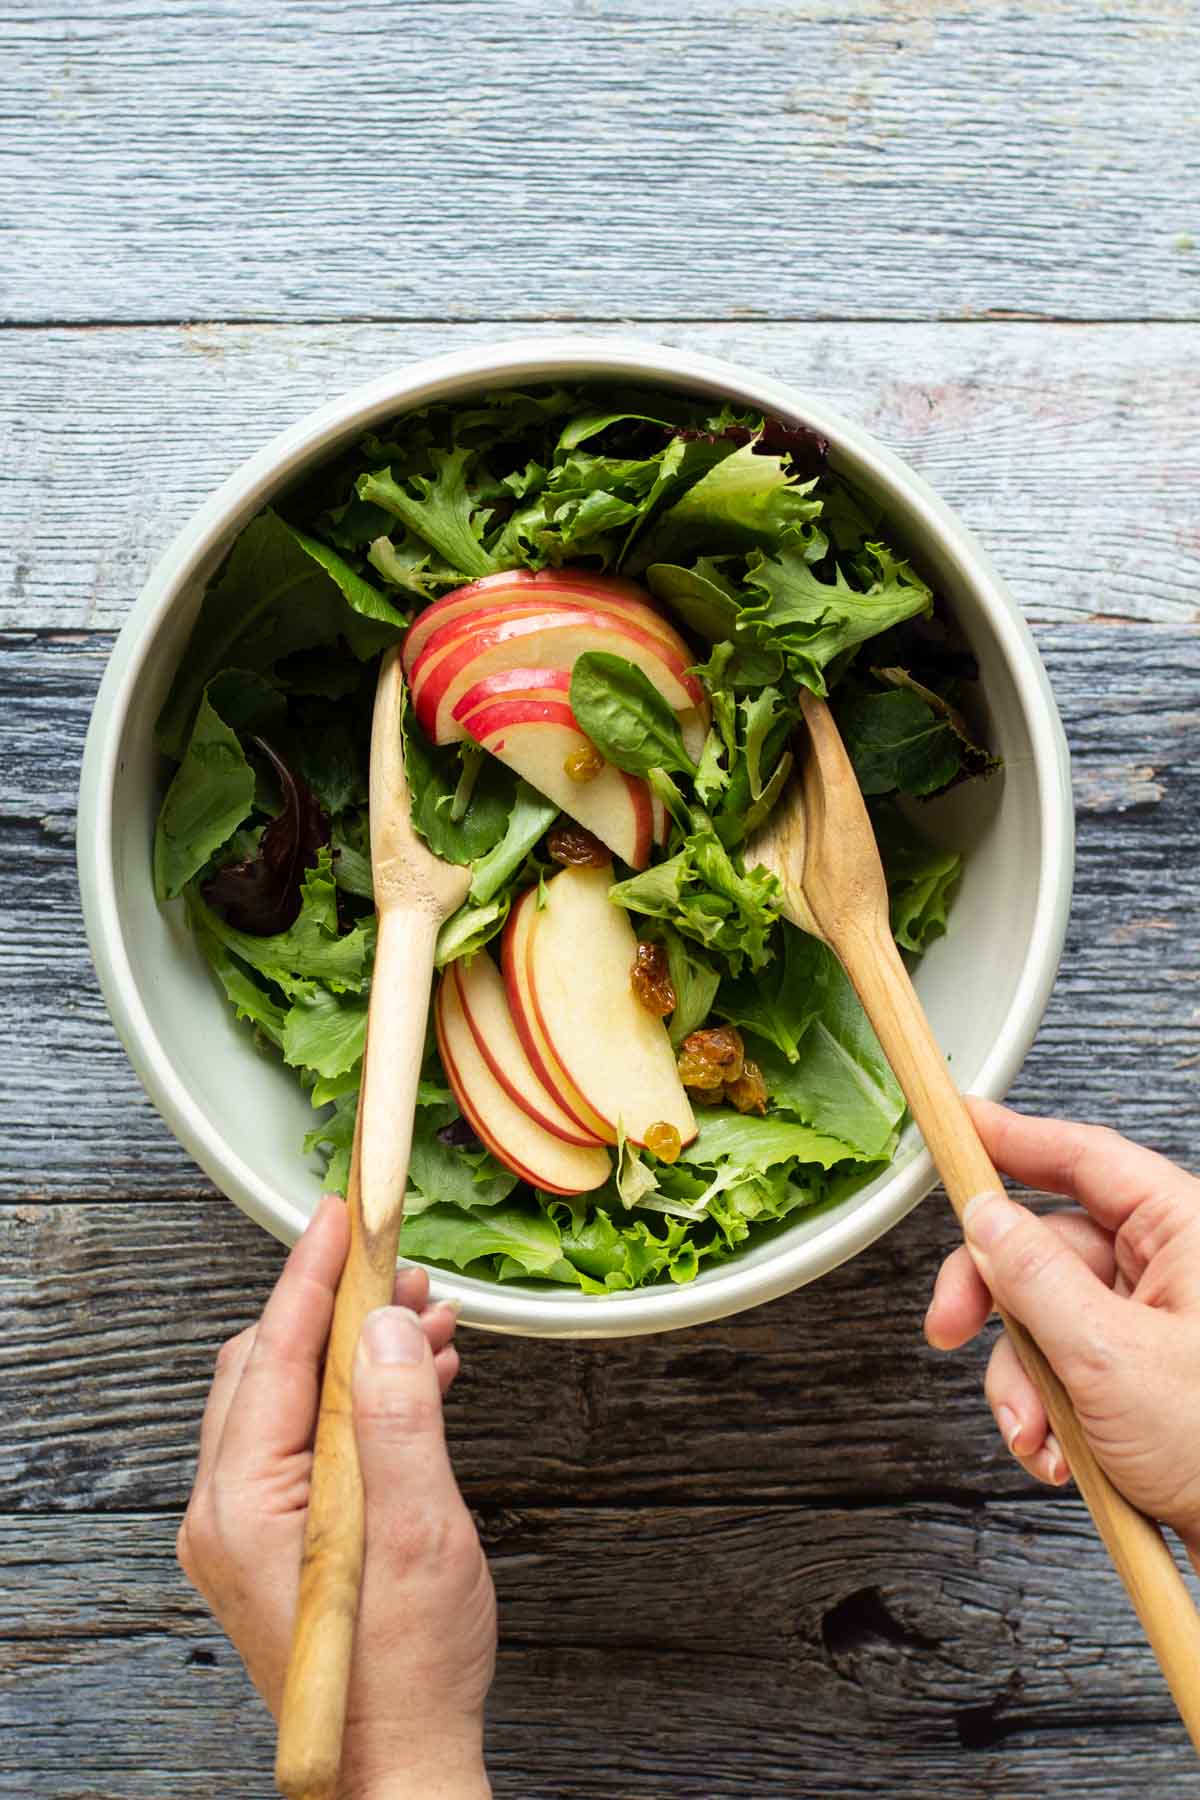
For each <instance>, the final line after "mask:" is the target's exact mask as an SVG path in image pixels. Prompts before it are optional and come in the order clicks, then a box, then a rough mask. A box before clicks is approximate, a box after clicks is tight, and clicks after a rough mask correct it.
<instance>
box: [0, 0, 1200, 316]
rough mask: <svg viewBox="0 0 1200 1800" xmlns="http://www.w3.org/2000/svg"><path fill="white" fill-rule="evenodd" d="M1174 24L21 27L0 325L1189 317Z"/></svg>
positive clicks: (548, 18) (425, 18)
mask: <svg viewBox="0 0 1200 1800" xmlns="http://www.w3.org/2000/svg"><path fill="white" fill-rule="evenodd" d="M1198 45H1200V19H1198V18H1197V14H1196V11H1195V8H1194V7H1192V6H1190V5H1189V4H1188V3H1187V0H1138V3H1137V4H1136V5H1132V6H1127V7H1125V6H1106V5H1099V4H1083V3H1081V0H1027V3H1026V4H1016V5H997V4H992V3H988V4H983V5H979V4H972V3H971V0H950V3H945V0H939V3H937V4H928V3H926V0H900V3H899V4H897V3H895V0H859V3H858V4H856V5H853V6H844V7H843V6H837V5H833V4H831V3H830V0H790V3H789V4H784V5H774V4H770V3H769V0H750V3H749V4H743V5H735V6H731V5H729V4H728V0H688V3H687V4H684V3H683V0H575V3H574V4H569V5H568V4H561V3H559V0H524V3H523V4H520V5H515V4H511V3H509V0H403V4H402V5H399V6H372V5H365V4H363V3H362V0H359V3H358V4H351V5H343V4H341V3H340V0H318V3H314V0H305V3H304V4H300V5H291V6H288V7H285V8H282V9H281V8H279V7H278V6H273V5H271V4H269V0H238V3H237V4H236V5H235V6H233V7H232V8H231V7H228V6H225V5H219V4H214V0H168V4H166V5H164V6H160V7H149V6H147V5H146V4H145V0H114V3H113V4H112V5H106V6H104V7H103V8H101V7H99V6H97V5H95V4H94V3H87V4H84V5H83V6H81V7H68V6H65V5H63V4H61V0H60V3H58V4H48V3H47V0H18V3H17V5H16V6H15V8H14V7H13V6H10V7H9V8H7V9H6V13H5V19H4V23H3V25H0V71H2V74H0V79H2V80H3V83H4V89H5V95H6V98H5V103H4V106H3V108H2V110H0V175H2V178H3V186H2V187H0V217H3V218H7V219H9V220H11V222H12V223H11V230H10V234H9V237H8V249H7V254H6V256H5V259H4V264H5V272H4V277H3V286H2V288H0V316H2V317H4V318H8V319H13V320H19V321H22V322H41V321H47V320H56V319H57V320H77V321H81V322H90V321H93V320H96V319H119V320H125V321H133V320H163V319H167V320H173V319H213V318H217V319H221V318H226V319H255V318H259V319H261V318H271V319H278V318H284V319H295V320H309V319H331V320H336V319H345V318H367V319H377V318H404V319H472V318H484V319H530V318H534V319H539V318H548V317H549V318H600V319H610V320H611V319H629V318H641V319H663V318H666V319H677V318H689V319H751V318H768V319H770V318H803V319H813V318H818V319H819V318H890V319H895V318H900V319H929V318H945V319H969V318H977V317H980V316H983V315H993V316H994V315H997V314H1010V315H1020V316H1036V317H1060V318H1070V319H1106V318H1124V319H1129V318H1171V319H1181V318H1195V317H1196V309H1197V297H1198V296H1197V266H1198V262H1200V251H1198V250H1197V249H1196V248H1195V247H1194V242H1195V240H1196V239H1197V238H1200V222H1198V220H1197V214H1196V207H1197V194H1198V190H1200V140H1198V138H1197V134H1196V130H1195V119H1194V114H1193V112H1192V110H1191V92H1192V84H1193V83H1194V79H1195V75H1196V69H1197V49H1198Z"/></svg>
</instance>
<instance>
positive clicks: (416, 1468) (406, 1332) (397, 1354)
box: [353, 1306, 457, 1543]
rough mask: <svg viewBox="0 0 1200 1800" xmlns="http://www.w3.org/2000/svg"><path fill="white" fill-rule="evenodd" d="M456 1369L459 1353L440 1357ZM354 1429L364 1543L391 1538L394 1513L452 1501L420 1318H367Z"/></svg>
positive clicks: (383, 1314)
mask: <svg viewBox="0 0 1200 1800" xmlns="http://www.w3.org/2000/svg"><path fill="white" fill-rule="evenodd" d="M441 1354H442V1355H443V1356H444V1357H446V1358H447V1362H446V1363H445V1365H444V1366H445V1367H446V1368H447V1369H448V1370H449V1369H451V1368H452V1362H453V1356H456V1355H457V1352H453V1353H451V1352H449V1351H446V1350H443V1351H442V1352H441ZM353 1394H354V1428H355V1434H356V1437H357V1440H358V1458H359V1464H360V1467H361V1469H362V1477H363V1490H364V1499H365V1504H366V1521H367V1541H368V1543H369V1542H370V1539H371V1530H372V1519H373V1518H374V1521H375V1529H376V1533H377V1537H378V1541H379V1542H381V1543H385V1542H386V1541H387V1540H388V1538H389V1536H390V1531H389V1516H390V1515H391V1514H394V1513H395V1511H396V1509H397V1506H398V1505H399V1504H400V1503H401V1501H402V1503H403V1505H404V1507H406V1508H408V1507H411V1508H413V1509H415V1510H416V1511H418V1512H420V1511H422V1510H424V1509H425V1508H426V1507H434V1508H436V1505H437V1504H438V1502H439V1501H440V1500H442V1499H444V1500H445V1501H446V1502H447V1503H449V1501H450V1500H451V1499H452V1498H453V1497H454V1495H455V1493H456V1491H457V1490H456V1487H455V1482H454V1475H453V1472H452V1470H451V1467H450V1458H449V1456H448V1454H447V1451H446V1436H445V1431H444V1429H443V1424H442V1403H441V1390H440V1371H439V1370H438V1368H437V1367H436V1366H435V1362H434V1354H433V1351H432V1350H431V1348H430V1345H429V1341H428V1339H427V1337H426V1335H425V1332H424V1330H423V1329H422V1325H421V1321H420V1320H419V1319H418V1318H417V1316H416V1314H415V1313H413V1312H409V1311H407V1310H406V1309H405V1308H404V1307H399V1306H383V1307H380V1308H379V1309H378V1310H377V1311H376V1312H373V1313H371V1314H370V1316H369V1317H368V1319H367V1321H366V1324H365V1325H364V1326H363V1330H362V1336H361V1338H360V1339H359V1343H358V1349H357V1351H356V1353H355V1358H354V1377H353Z"/></svg>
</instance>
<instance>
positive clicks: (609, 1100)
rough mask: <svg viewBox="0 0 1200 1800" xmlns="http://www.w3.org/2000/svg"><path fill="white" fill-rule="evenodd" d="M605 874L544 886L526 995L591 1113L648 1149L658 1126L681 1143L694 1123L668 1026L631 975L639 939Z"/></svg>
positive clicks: (590, 872)
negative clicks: (639, 992)
mask: <svg viewBox="0 0 1200 1800" xmlns="http://www.w3.org/2000/svg"><path fill="white" fill-rule="evenodd" d="M611 886H612V879H611V876H610V874H609V871H608V870H607V869H587V868H568V869H563V870H562V871H561V872H560V873H559V874H558V875H556V876H555V877H554V879H553V880H552V881H550V882H548V883H547V884H546V887H545V896H546V900H545V905H544V906H543V907H542V909H541V911H540V912H535V913H534V914H533V918H532V921H531V923H530V926H529V931H528V937H527V940H526V946H525V958H526V974H527V987H528V994H529V997H530V999H531V1001H532V1005H533V1010H534V1014H535V1016H536V1019H537V1024H538V1028H539V1030H540V1032H541V1034H542V1036H543V1037H544V1039H545V1041H546V1043H547V1045H548V1046H549V1048H550V1051H551V1054H552V1056H553V1058H554V1060H555V1062H556V1064H557V1065H558V1067H559V1068H561V1070H562V1072H563V1074H564V1075H565V1076H566V1079H567V1081H568V1083H569V1084H570V1086H571V1088H572V1089H573V1090H574V1091H575V1092H576V1093H578V1094H579V1095H580V1096H581V1097H582V1098H583V1100H584V1101H585V1103H586V1104H587V1106H588V1107H589V1108H590V1110H591V1111H592V1112H593V1113H594V1114H595V1115H596V1116H597V1117H598V1118H600V1119H603V1120H605V1121H606V1122H607V1123H608V1124H609V1126H610V1127H611V1128H612V1129H613V1130H614V1131H615V1130H616V1127H617V1126H618V1125H622V1126H623V1127H624V1131H625V1135H626V1137H627V1138H629V1139H630V1140H631V1141H632V1142H633V1143H635V1144H639V1145H645V1143H646V1138H647V1133H648V1132H649V1131H650V1129H651V1127H652V1126H656V1125H671V1126H674V1128H675V1130H676V1131H677V1132H678V1133H679V1138H680V1142H681V1143H683V1144H687V1143H690V1142H691V1140H692V1139H693V1138H694V1137H695V1135H696V1120H695V1116H694V1114H693V1112H692V1108H691V1104H690V1102H689V1100H688V1097H687V1095H686V1093H685V1092H684V1089H683V1083H682V1082H681V1081H680V1079H679V1072H678V1070H677V1068H676V1066H675V1052H674V1051H673V1050H672V1048H671V1042H670V1039H669V1038H668V1036H667V1029H666V1026H665V1025H664V1024H663V1022H662V1020H661V1019H660V1018H658V1017H656V1016H655V1015H654V1014H653V1013H650V1012H647V1010H646V1008H645V1007H644V1006H643V1005H642V1004H641V1002H640V1000H639V999H638V997H637V995H636V993H635V992H634V988H633V983H632V981H631V979H630V977H631V974H632V971H633V965H634V960H635V958H636V955H637V937H636V935H635V933H634V930H633V926H632V925H631V924H630V922H629V915H628V914H627V913H626V912H625V910H624V908H623V907H620V906H614V905H613V904H612V902H611V901H610V899H609V897H608V891H609V888H610V887H611Z"/></svg>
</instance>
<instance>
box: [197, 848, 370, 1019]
mask: <svg viewBox="0 0 1200 1800" xmlns="http://www.w3.org/2000/svg"><path fill="white" fill-rule="evenodd" d="M186 892H187V899H188V907H189V911H190V912H191V914H192V918H193V924H195V923H196V922H198V923H199V924H200V925H201V926H202V927H204V928H205V929H206V930H208V931H210V932H211V933H212V935H213V936H214V937H216V938H218V939H219V940H220V942H221V943H222V944H224V945H225V947H226V949H227V950H232V952H233V954H234V955H235V956H238V957H240V958H241V960H242V961H243V962H244V963H248V964H249V965H250V967H251V968H252V969H257V970H258V972H259V974H260V975H265V976H266V977H267V979H268V980H269V981H272V982H274V983H275V985H276V986H277V987H278V988H280V989H281V990H282V992H283V993H284V994H285V995H287V996H288V997H289V999H290V998H293V997H294V996H295V995H296V994H297V993H298V992H299V991H300V990H301V988H302V987H303V986H304V984H306V983H309V982H313V981H323V982H326V983H328V985H329V986H330V987H332V988H334V989H335V990H337V991H339V992H342V991H351V992H354V993H358V992H360V991H361V990H362V988H363V987H364V986H365V984H366V981H367V978H368V975H369V973H370V968H371V961H372V958H373V956H374V954H375V920H374V917H369V918H365V919H363V920H362V921H361V923H360V924H358V925H356V926H355V927H354V928H353V930H351V931H343V930H341V929H340V924H339V920H338V904H337V887H336V885H335V883H334V879H333V852H332V850H330V849H329V848H328V847H327V846H326V847H325V848H323V849H321V850H319V851H318V852H317V860H316V862H315V864H314V865H313V867H312V868H311V869H310V870H309V871H308V873H307V874H306V875H305V876H304V879H303V881H302V883H301V887H300V902H301V904H300V912H299V915H298V916H297V918H296V920H295V922H294V923H293V924H292V925H290V926H289V927H288V929H287V930H286V931H281V932H278V933H276V934H275V935H274V936H270V937H262V936H260V935H259V934H258V933H256V932H251V931H238V930H237V928H236V927H235V926H233V925H230V924H229V923H228V921H227V920H225V919H224V918H222V916H221V914H220V913H218V912H216V911H214V910H213V908H212V907H210V906H207V905H206V904H205V901H204V899H203V896H202V895H201V894H200V892H199V891H198V888H197V884H196V883H195V882H193V883H192V884H191V885H190V886H189V887H188V889H187V890H186Z"/></svg>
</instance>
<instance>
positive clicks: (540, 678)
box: [454, 669, 571, 724]
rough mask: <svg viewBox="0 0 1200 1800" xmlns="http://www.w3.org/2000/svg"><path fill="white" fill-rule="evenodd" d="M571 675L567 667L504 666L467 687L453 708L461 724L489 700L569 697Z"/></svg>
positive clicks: (568, 698)
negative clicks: (494, 673) (519, 667)
mask: <svg viewBox="0 0 1200 1800" xmlns="http://www.w3.org/2000/svg"><path fill="white" fill-rule="evenodd" d="M570 693H571V677H570V675H569V674H568V672H567V670H566V669H502V670H501V671H500V673H499V674H498V675H487V676H485V677H484V679H483V680H482V681H477V682H476V683H475V686H474V687H472V688H468V689H467V691H466V693H465V694H464V695H463V697H462V699H461V700H460V701H459V702H458V704H457V705H456V706H455V708H454V717H455V718H456V719H457V720H458V722H459V724H461V723H462V722H463V720H464V719H466V718H467V717H468V715H469V714H471V713H473V712H475V711H476V710H477V708H479V707H481V706H486V705H487V703H488V702H489V701H490V700H515V699H518V698H520V697H523V696H525V695H529V696H540V697H541V698H543V699H546V700H550V699H556V698H562V699H565V700H567V701H568V704H569V700H570Z"/></svg>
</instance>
